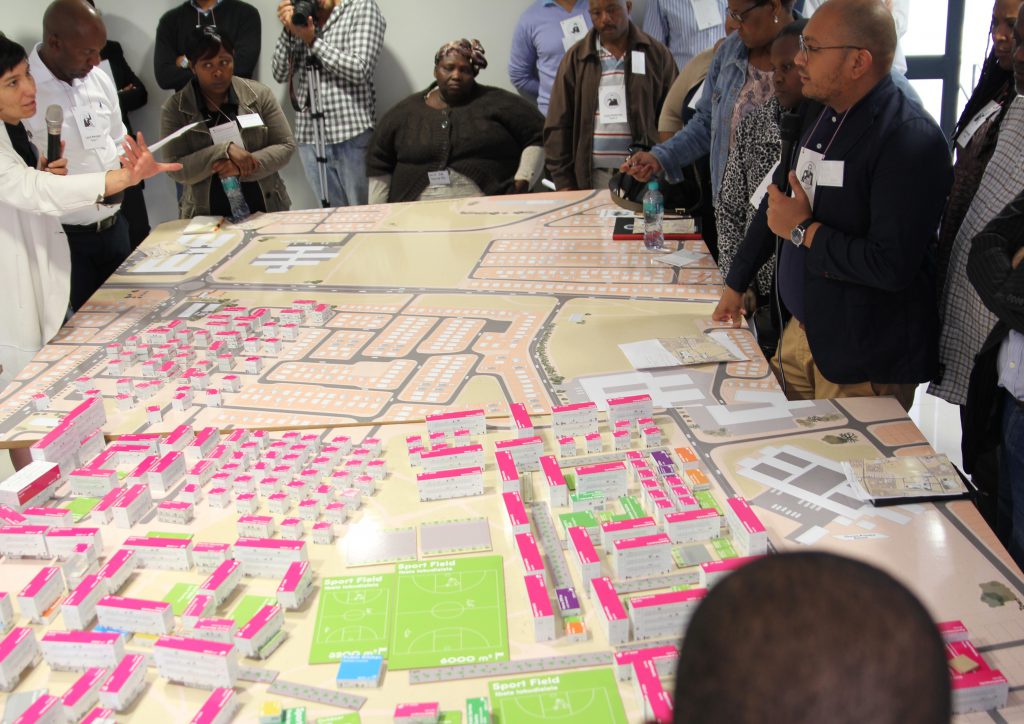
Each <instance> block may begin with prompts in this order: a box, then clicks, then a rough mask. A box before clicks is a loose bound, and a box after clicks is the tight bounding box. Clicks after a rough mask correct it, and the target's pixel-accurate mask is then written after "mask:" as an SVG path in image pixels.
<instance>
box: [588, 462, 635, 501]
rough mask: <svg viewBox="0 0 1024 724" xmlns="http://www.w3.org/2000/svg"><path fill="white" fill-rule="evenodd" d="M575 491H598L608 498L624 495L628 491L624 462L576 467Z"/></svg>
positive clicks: (627, 478)
mask: <svg viewBox="0 0 1024 724" xmlns="http://www.w3.org/2000/svg"><path fill="white" fill-rule="evenodd" d="M576 491H577V492H579V493H589V492H593V491H600V492H603V493H604V494H605V496H606V497H607V498H609V499H611V498H618V497H621V496H623V495H626V494H627V493H628V492H629V475H628V472H627V469H626V464H625V463H624V462H622V461H616V462H610V463H599V464H597V465H582V466H580V467H577V468H576Z"/></svg>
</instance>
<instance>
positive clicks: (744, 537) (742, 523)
mask: <svg viewBox="0 0 1024 724" xmlns="http://www.w3.org/2000/svg"><path fill="white" fill-rule="evenodd" d="M725 503H726V505H725V519H726V521H727V522H728V524H729V532H730V534H731V535H732V539H733V544H734V545H735V548H736V552H737V553H739V554H740V555H745V556H760V555H764V554H765V553H767V552H768V533H767V532H766V531H765V529H764V525H763V524H762V523H761V519H760V518H758V517H757V514H755V513H754V511H753V510H751V508H750V504H749V503H748V502H747V501H746V500H745V499H744V498H729V499H728V500H726V501H725Z"/></svg>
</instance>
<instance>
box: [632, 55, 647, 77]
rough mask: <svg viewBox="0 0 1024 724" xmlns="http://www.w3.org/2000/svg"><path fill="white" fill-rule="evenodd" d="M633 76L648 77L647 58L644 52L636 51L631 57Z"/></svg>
mask: <svg viewBox="0 0 1024 724" xmlns="http://www.w3.org/2000/svg"><path fill="white" fill-rule="evenodd" d="M630 65H631V66H632V67H633V75H647V56H646V55H645V54H644V51H642V50H634V51H633V52H632V54H631V56H630Z"/></svg>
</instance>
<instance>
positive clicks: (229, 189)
mask: <svg viewBox="0 0 1024 724" xmlns="http://www.w3.org/2000/svg"><path fill="white" fill-rule="evenodd" d="M220 184H221V186H223V187H224V194H225V195H226V196H227V197H228V203H229V204H231V220H232V221H234V222H236V223H237V222H239V221H245V220H246V219H248V218H249V217H250V216H251V215H252V212H251V211H249V204H247V203H245V197H244V196H243V195H242V184H241V183H240V182H239V181H238V177H237V176H225V177H224V178H222V179H221V180H220ZM659 195H660V194H659ZM644 198H646V197H644ZM645 203H646V201H645Z"/></svg>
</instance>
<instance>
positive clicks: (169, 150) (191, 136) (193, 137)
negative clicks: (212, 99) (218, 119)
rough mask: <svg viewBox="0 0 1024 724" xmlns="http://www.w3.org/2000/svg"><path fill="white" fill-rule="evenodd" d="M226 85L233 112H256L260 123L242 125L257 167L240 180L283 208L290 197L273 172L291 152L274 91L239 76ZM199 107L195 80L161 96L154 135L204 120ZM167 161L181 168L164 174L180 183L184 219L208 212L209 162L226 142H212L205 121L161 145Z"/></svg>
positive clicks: (274, 207)
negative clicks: (256, 184)
mask: <svg viewBox="0 0 1024 724" xmlns="http://www.w3.org/2000/svg"><path fill="white" fill-rule="evenodd" d="M231 90H232V92H233V93H234V96H235V98H237V100H238V115H240V116H242V115H246V114H249V113H259V114H260V118H262V119H263V124H264V125H262V126H257V127H255V128H246V129H243V130H242V141H243V142H244V143H245V148H246V150H247V151H249V153H251V154H252V155H253V156H255V157H256V158H257V159H258V160H259V161H260V168H259V170H258V171H257V172H256V173H255V174H253V175H252V176H246V177H245V178H243V179H242V181H257V182H259V185H260V191H261V193H262V194H263V200H264V202H265V204H266V208H267V211H286V210H288V209H289V208H291V199H290V198H288V192H287V191H286V190H285V187H284V181H282V180H281V176H280V175H279V174H278V171H280V170H281V169H282V168H284V167H285V166H287V165H288V161H289V160H291V157H292V156H293V155H294V154H295V149H296V145H295V138H294V137H293V136H292V129H291V127H290V126H289V125H288V120H287V119H286V118H285V117H284V112H283V111H282V110H281V106H280V105H278V103H277V101H276V100H274V94H273V93H272V92H271V90H270V89H269V88H267V87H266V86H265V85H263V84H262V83H257V82H256V81H254V80H246V79H245V78H238V77H237V76H236V77H235V78H232V79H231ZM205 118H206V115H205V110H204V111H203V112H200V110H199V106H198V104H197V103H196V92H195V84H193V83H189V84H188V85H187V86H185V87H184V88H182V89H181V90H180V91H178V92H177V93H175V94H174V95H173V96H171V97H170V98H168V99H167V101H166V102H165V103H164V106H163V109H162V111H161V114H160V135H161V136H162V137H163V136H168V135H170V134H171V133H174V132H175V131H177V130H178V129H179V128H182V127H184V126H187V125H188V124H190V123H192V122H194V121H205ZM163 150H164V158H165V160H167V161H168V162H179V163H181V164H182V166H183V168H182V169H181V171H172V172H171V173H169V174H168V176H170V177H171V178H173V179H174V180H175V181H177V182H178V183H180V184H184V185H185V190H184V192H183V193H182V195H181V201H180V202H179V205H180V209H179V210H180V213H181V218H183V219H190V218H192V217H193V216H202V215H207V214H209V213H210V184H211V182H212V179H213V176H214V173H213V163H214V161H217V160H219V159H222V158H227V153H228V144H226V143H217V144H215V143H214V142H213V138H211V136H210V132H209V130H207V128H206V124H205V123H201V124H200V125H199V126H196V127H195V128H193V129H192V130H191V131H188V132H186V133H184V134H183V135H181V136H178V137H177V138H176V139H174V140H173V141H171V142H170V143H168V144H167V145H166V146H165V147H164V149H163Z"/></svg>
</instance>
